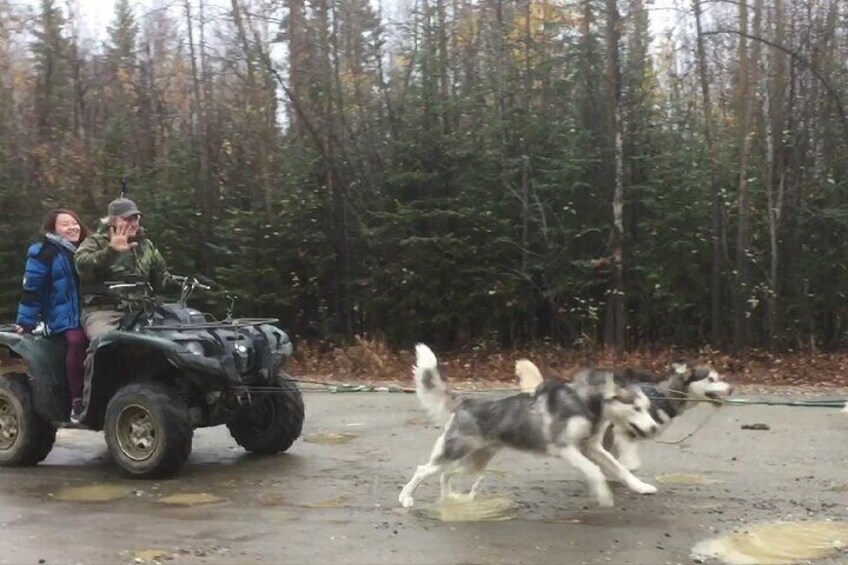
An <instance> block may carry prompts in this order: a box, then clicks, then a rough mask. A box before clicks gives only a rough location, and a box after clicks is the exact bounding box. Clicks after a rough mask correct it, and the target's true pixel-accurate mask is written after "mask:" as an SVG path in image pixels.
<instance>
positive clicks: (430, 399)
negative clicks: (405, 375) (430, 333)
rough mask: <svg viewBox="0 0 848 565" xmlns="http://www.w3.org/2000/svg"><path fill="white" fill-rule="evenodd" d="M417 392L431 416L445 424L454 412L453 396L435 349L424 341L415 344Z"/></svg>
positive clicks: (413, 372)
mask: <svg viewBox="0 0 848 565" xmlns="http://www.w3.org/2000/svg"><path fill="white" fill-rule="evenodd" d="M412 374H413V376H414V377H415V394H416V395H417V396H418V400H420V401H421V406H423V407H424V409H425V410H427V412H428V413H429V414H430V417H431V418H432V419H433V420H434V421H436V422H437V423H439V424H444V423H445V422H446V421H447V420H448V418H450V415H451V414H452V413H453V408H454V407H453V397H452V396H451V393H450V391H449V390H448V386H447V385H446V384H445V381H443V380H442V376H441V375H440V374H439V366H438V362H437V361H436V356H435V354H433V351H432V350H430V348H429V347H427V346H426V345H424V344H423V343H419V344H418V345H416V346H415V367H413V369H412Z"/></svg>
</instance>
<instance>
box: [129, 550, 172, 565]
mask: <svg viewBox="0 0 848 565" xmlns="http://www.w3.org/2000/svg"><path fill="white" fill-rule="evenodd" d="M163 557H168V552H167V551H165V550H164V549H145V550H143V551H139V552H137V553H136V554H135V561H136V563H138V562H139V561H142V562H147V561H156V560H159V559H162V558H163Z"/></svg>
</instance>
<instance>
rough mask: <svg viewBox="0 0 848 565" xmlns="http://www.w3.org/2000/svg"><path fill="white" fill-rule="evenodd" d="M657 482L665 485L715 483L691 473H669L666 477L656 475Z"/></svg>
mask: <svg viewBox="0 0 848 565" xmlns="http://www.w3.org/2000/svg"><path fill="white" fill-rule="evenodd" d="M657 482H658V483H662V484H665V485H708V484H711V483H714V482H716V481H715V480H713V479H707V478H706V477H704V476H702V475H695V474H691V473H670V474H668V475H658V476H657Z"/></svg>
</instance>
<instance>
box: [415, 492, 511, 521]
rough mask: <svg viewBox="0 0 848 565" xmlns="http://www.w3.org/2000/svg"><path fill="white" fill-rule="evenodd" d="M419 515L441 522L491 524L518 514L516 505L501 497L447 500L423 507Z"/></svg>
mask: <svg viewBox="0 0 848 565" xmlns="http://www.w3.org/2000/svg"><path fill="white" fill-rule="evenodd" d="M419 513H420V514H422V515H424V516H426V517H428V518H433V519H436V520H441V521H442V522H492V521H499V520H511V519H513V518H514V517H515V516H516V514H518V505H516V504H515V502H514V501H512V500H510V499H508V498H502V497H477V498H475V499H474V500H468V501H466V500H460V499H447V500H442V501H440V502H437V503H435V504H433V505H431V506H424V507H422V508H421V510H420V511H419Z"/></svg>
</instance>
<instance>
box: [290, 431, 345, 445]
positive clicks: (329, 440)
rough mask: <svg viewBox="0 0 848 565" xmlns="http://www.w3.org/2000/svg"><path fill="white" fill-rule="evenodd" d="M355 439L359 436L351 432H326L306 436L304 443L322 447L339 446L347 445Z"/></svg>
mask: <svg viewBox="0 0 848 565" xmlns="http://www.w3.org/2000/svg"><path fill="white" fill-rule="evenodd" d="M355 437H357V434H354V433H351V432H325V433H320V434H308V435H305V436H303V441H307V442H309V443H320V444H322V445H339V444H342V443H347V442H349V441H350V440H352V439H353V438H355Z"/></svg>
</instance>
